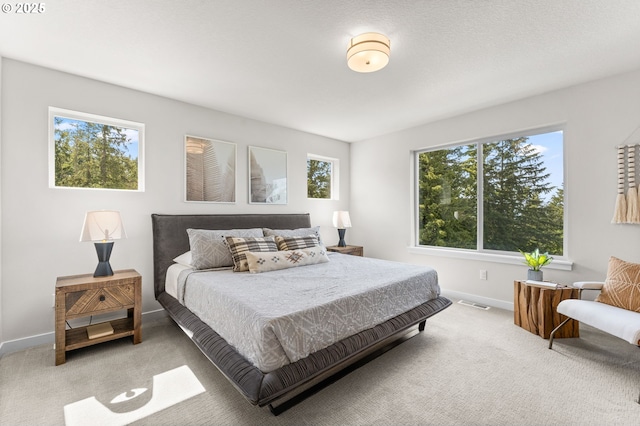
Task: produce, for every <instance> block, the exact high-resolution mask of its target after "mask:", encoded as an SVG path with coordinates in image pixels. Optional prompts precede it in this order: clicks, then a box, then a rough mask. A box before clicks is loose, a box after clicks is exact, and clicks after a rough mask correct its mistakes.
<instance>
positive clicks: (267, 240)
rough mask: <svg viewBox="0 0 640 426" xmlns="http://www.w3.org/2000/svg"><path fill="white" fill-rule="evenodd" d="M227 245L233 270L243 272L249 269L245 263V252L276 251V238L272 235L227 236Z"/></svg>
mask: <svg viewBox="0 0 640 426" xmlns="http://www.w3.org/2000/svg"><path fill="white" fill-rule="evenodd" d="M227 246H228V247H229V251H230V252H231V258H232V259H233V272H244V271H248V270H249V264H248V263H247V256H246V253H247V252H251V251H252V252H272V251H275V252H277V251H278V246H277V245H276V239H275V238H274V237H262V238H239V237H227Z"/></svg>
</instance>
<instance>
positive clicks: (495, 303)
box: [442, 288, 513, 311]
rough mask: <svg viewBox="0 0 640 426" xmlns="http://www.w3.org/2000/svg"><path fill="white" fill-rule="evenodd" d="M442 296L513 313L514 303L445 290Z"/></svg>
mask: <svg viewBox="0 0 640 426" xmlns="http://www.w3.org/2000/svg"><path fill="white" fill-rule="evenodd" d="M442 295H443V296H444V297H448V298H451V299H462V300H468V301H470V302H476V303H480V304H482V305H486V306H492V307H494V308H500V309H505V310H507V311H513V302H505V301H504V300H498V299H491V298H489V297H482V296H478V295H477V294H470V293H463V292H460V291H452V290H447V289H444V288H443V289H442Z"/></svg>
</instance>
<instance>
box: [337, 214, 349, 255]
mask: <svg viewBox="0 0 640 426" xmlns="http://www.w3.org/2000/svg"><path fill="white" fill-rule="evenodd" d="M333 226H335V227H336V228H338V237H340V241H338V247H346V246H347V243H345V242H344V234H345V233H346V232H347V229H346V228H351V218H349V212H347V211H335V212H333Z"/></svg>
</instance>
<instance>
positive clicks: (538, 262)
mask: <svg viewBox="0 0 640 426" xmlns="http://www.w3.org/2000/svg"><path fill="white" fill-rule="evenodd" d="M520 253H522V255H523V256H524V263H525V265H528V266H529V268H530V269H532V270H534V271H539V270H540V268H542V267H543V266H545V265H548V264H549V263H551V261H552V260H553V257H551V256H549V253H540V250H538V249H535V250H534V251H532V252H531V253H526V252H524V251H522V250H520Z"/></svg>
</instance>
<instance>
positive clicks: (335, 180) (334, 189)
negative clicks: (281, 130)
mask: <svg viewBox="0 0 640 426" xmlns="http://www.w3.org/2000/svg"><path fill="white" fill-rule="evenodd" d="M309 160H316V161H324V162H327V163H331V195H330V197H329V198H309V197H308V196H307V200H325V201H326V200H334V201H337V200H339V199H340V160H339V159H337V158H333V157H325V156H323V155H317V154H307V161H309Z"/></svg>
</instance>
